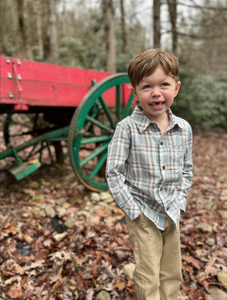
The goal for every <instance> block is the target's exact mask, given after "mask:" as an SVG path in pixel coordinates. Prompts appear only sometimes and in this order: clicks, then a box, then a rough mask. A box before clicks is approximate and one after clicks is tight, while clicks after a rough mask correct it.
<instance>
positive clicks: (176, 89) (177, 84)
mask: <svg viewBox="0 0 227 300" xmlns="http://www.w3.org/2000/svg"><path fill="white" fill-rule="evenodd" d="M180 87H181V82H180V81H178V82H177V83H176V88H175V93H174V97H176V96H177V94H178V93H179V90H180Z"/></svg>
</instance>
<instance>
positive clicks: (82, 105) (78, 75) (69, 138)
mask: <svg viewBox="0 0 227 300" xmlns="http://www.w3.org/2000/svg"><path fill="white" fill-rule="evenodd" d="M0 80H1V84H0V113H1V114H7V115H6V118H5V122H4V126H3V133H4V141H5V143H6V145H7V150H5V151H4V152H2V153H0V160H1V159H5V158H6V157H9V156H12V157H14V162H13V164H12V165H11V166H10V168H9V170H10V171H11V173H13V174H14V175H15V176H16V178H17V179H18V180H20V179H22V178H24V177H25V176H27V175H29V174H31V173H32V172H33V171H35V170H36V169H37V168H38V167H39V166H40V164H41V161H42V153H43V150H44V149H47V150H48V151H49V154H50V155H51V151H50V146H51V145H55V148H56V149H59V151H57V153H58V155H59V156H60V155H61V154H62V153H61V145H62V143H63V144H65V145H66V146H67V148H68V155H69V157H70V161H71V165H72V168H73V170H74V172H75V174H76V176H77V177H78V178H79V180H80V181H81V182H82V183H83V184H84V185H85V186H86V187H87V188H89V189H91V190H106V189H107V188H108V186H107V182H106V180H105V174H104V173H103V172H101V170H103V169H104V167H105V162H106V159H107V147H108V145H109V142H110V140H111V137H112V135H113V133H114V129H115V127H116V124H117V122H119V121H120V120H121V119H123V118H125V117H126V116H128V115H129V114H130V113H131V110H132V108H133V107H134V106H135V99H134V98H133V95H132V93H131V90H130V88H131V83H130V80H129V78H128V76H127V74H126V73H121V74H114V75H112V74H109V73H107V72H102V71H95V70H87V69H81V68H73V67H66V66H59V65H53V64H46V63H40V62H33V61H26V60H20V59H16V58H8V57H0ZM15 126H16V127H15ZM13 128H14V130H13V131H12V129H13ZM15 128H16V132H15ZM17 128H18V131H17ZM22 140H23V142H21V141H22ZM63 141H64V142H63ZM59 146H60V147H59ZM26 149H27V150H28V149H29V150H30V151H29V153H27V155H26V157H25V155H24V154H23V155H22V157H23V159H22V158H21V154H20V152H21V153H23V152H22V151H25V150H26ZM81 150H83V151H81ZM27 152H28V151H27ZM81 152H83V156H81ZM37 154H38V155H39V157H38V159H37V158H36V159H34V155H36V156H37ZM84 154H86V155H85V156H84Z"/></svg>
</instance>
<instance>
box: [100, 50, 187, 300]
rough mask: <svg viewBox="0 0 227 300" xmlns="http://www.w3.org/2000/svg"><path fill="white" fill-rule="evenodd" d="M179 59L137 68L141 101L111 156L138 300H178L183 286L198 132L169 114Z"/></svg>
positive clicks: (140, 63) (163, 58)
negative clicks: (185, 219)
mask: <svg viewBox="0 0 227 300" xmlns="http://www.w3.org/2000/svg"><path fill="white" fill-rule="evenodd" d="M178 71H179V65H178V60H177V58H176V57H175V56H174V55H173V54H172V53H170V52H167V51H164V50H161V49H150V50H147V51H145V52H143V53H141V54H139V55H137V56H136V57H134V58H133V60H132V61H131V63H130V65H129V68H128V75H129V78H130V80H131V82H132V92H133V94H134V96H135V98H136V100H138V101H139V103H140V106H137V107H136V108H135V109H134V111H133V113H132V115H131V116H129V117H127V118H125V119H124V120H122V121H121V122H119V123H118V125H117V127H116V130H115V133H114V136H113V138H112V141H111V143H110V145H109V148H108V159H107V169H106V174H107V181H108V184H109V188H110V191H111V193H112V194H113V197H114V198H115V200H116V202H117V204H118V205H119V207H120V208H121V209H122V210H123V211H124V212H125V215H126V221H127V225H128V231H129V239H130V242H131V244H132V247H133V253H134V259H135V263H136V268H135V271H134V280H135V283H136V285H137V300H160V299H161V300H177V295H178V291H179V287H180V284H181V280H182V276H181V249H180V235H179V218H180V211H181V210H182V211H185V208H186V201H187V192H188V189H189V187H190V185H191V179H192V130H191V127H190V125H189V124H188V122H186V121H185V120H183V119H181V118H179V117H176V116H175V115H174V114H173V113H172V111H171V110H170V107H171V105H172V103H173V101H174V98H175V97H176V96H177V94H178V92H179V89H180V86H181V82H180V81H179V78H178Z"/></svg>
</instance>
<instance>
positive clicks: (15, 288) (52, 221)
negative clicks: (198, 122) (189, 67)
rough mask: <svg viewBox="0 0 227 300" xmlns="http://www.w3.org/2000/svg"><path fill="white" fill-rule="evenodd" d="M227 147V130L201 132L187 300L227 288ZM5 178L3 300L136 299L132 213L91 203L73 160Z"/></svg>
mask: <svg viewBox="0 0 227 300" xmlns="http://www.w3.org/2000/svg"><path fill="white" fill-rule="evenodd" d="M226 149H227V138H226V135H223V134H214V135H213V134H208V133H204V132H197V133H195V135H194V145H193V157H194V178H193V185H192V188H191V189H190V192H189V197H188V205H187V211H186V213H183V214H182V216H181V221H180V223H181V242H182V273H183V283H182V286H181V290H180V293H179V298H178V299H179V300H183V299H197V300H198V299H206V296H207V295H209V293H210V292H211V290H212V288H214V287H216V288H218V289H220V290H221V291H223V293H224V292H227V290H226V285H225V282H224V280H222V277H221V276H219V275H220V273H221V274H224V275H225V274H227V268H226V260H227V237H226V229H227V223H226V211H227V160H226ZM0 176H1V178H0V181H1V189H0V205H1V211H0V253H1V255H0V299H32V300H36V299H43V300H45V299H48V300H53V299H55V300H58V299H64V300H67V299H88V300H92V299H101V298H98V297H99V296H97V295H100V294H98V293H99V292H100V291H107V292H108V294H105V295H106V296H105V297H107V296H108V295H109V296H108V297H109V299H122V300H133V299H136V296H135V284H134V282H133V280H132V279H131V278H130V276H126V275H125V273H124V271H123V268H124V266H126V265H128V264H130V263H134V260H133V255H132V248H131V245H130V243H129V239H128V231H127V226H126V224H125V221H124V215H123V213H122V211H121V210H120V209H119V208H118V207H117V206H116V204H115V203H114V202H112V203H110V204H107V203H105V202H104V201H97V200H95V201H93V200H91V199H92V197H91V192H90V191H88V190H86V189H85V188H84V187H83V186H82V185H81V184H80V183H79V182H78V181H77V179H76V178H75V177H74V175H73V174H72V169H71V166H70V164H69V160H68V159H66V162H65V165H64V167H60V166H58V165H56V164H55V165H53V164H52V165H50V164H47V163H46V164H44V165H43V166H42V167H41V168H40V169H39V170H37V171H36V172H35V173H33V174H32V175H30V176H29V177H28V178H25V179H23V180H21V181H19V182H18V181H16V179H14V178H13V177H12V176H11V175H9V174H8V173H7V172H6V171H5V170H4V168H3V167H2V169H1V170H0ZM103 297H104V296H103ZM108 297H107V298H106V299H108ZM103 299H104V298H103ZM220 300H221V299H220Z"/></svg>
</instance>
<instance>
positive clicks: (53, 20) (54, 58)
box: [48, 0, 58, 64]
mask: <svg viewBox="0 0 227 300" xmlns="http://www.w3.org/2000/svg"><path fill="white" fill-rule="evenodd" d="M56 2H57V0H48V5H49V6H48V8H49V28H50V61H51V62H52V63H54V64H57V63H58V31H57V15H56Z"/></svg>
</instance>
